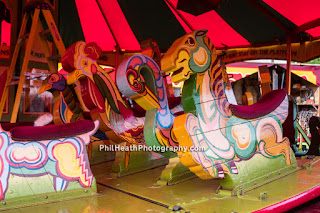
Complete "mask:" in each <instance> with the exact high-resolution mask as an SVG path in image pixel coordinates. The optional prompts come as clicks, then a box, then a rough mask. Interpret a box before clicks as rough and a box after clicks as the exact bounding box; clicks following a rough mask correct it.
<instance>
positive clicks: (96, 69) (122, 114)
mask: <svg viewBox="0 0 320 213" xmlns="http://www.w3.org/2000/svg"><path fill="white" fill-rule="evenodd" d="M101 53H102V50H101V48H100V47H99V46H97V44H96V43H88V44H86V43H85V42H83V41H79V42H76V43H75V44H73V45H72V46H71V47H69V48H68V50H67V52H66V55H65V56H64V57H63V59H62V65H63V68H64V69H65V70H66V71H68V72H70V74H69V75H68V78H67V83H68V84H69V85H71V84H78V85H79V87H77V88H78V89H76V92H77V91H78V92H77V96H78V98H79V101H80V103H82V107H83V109H87V110H88V111H89V112H90V116H91V118H92V119H93V120H95V119H98V120H100V122H101V125H100V126H101V127H100V130H104V131H105V132H106V135H107V136H108V138H110V139H111V140H112V141H114V142H116V143H121V142H125V143H126V145H131V144H134V145H138V144H140V145H145V138H144V132H143V131H144V123H145V117H144V115H143V116H142V117H138V116H135V113H134V111H133V108H131V106H130V105H129V104H128V102H127V101H126V100H125V98H124V97H123V95H122V94H121V93H120V91H119V89H118V87H117V85H116V84H115V82H114V81H113V80H112V79H111V77H110V76H109V74H108V73H106V72H105V71H104V70H103V69H102V68H101V67H100V66H99V65H98V64H97V59H98V58H99V56H100V54H101ZM151 60H152V59H151ZM133 61H134V62H135V61H137V60H133ZM120 66H121V65H120ZM132 74H134V73H133V72H132ZM161 79H162V76H161ZM132 80H133V79H132ZM152 83H153V84H154V82H153V81H152ZM154 88H155V86H154ZM147 90H148V88H147V87H146V91H147ZM160 95H162V94H160ZM162 96H163V95H162ZM162 96H161V97H162ZM150 97H151V96H150ZM152 99H153V104H155V105H159V104H158V103H157V102H158V97H156V96H152V97H151V99H149V100H152ZM165 101H167V99H165ZM140 109H141V110H143V109H142V108H140ZM161 112H162V113H163V111H161ZM112 133H113V134H115V135H116V137H114V136H112V135H111V134H112ZM131 154H133V155H139V157H135V158H136V159H138V158H139V159H141V160H142V159H143V160H142V161H141V160H140V161H141V162H140V165H141V167H148V166H149V167H150V166H152V165H151V164H153V166H154V165H156V164H155V163H152V162H155V160H160V161H159V163H160V164H164V163H166V161H167V160H166V159H164V158H163V157H162V156H160V155H158V154H156V153H153V152H151V153H147V152H143V153H141V154H137V152H133V153H131V152H130V151H125V157H124V162H125V165H124V167H125V168H126V167H127V166H128V165H129V162H130V158H131V157H130V156H131ZM141 155H145V156H144V157H141ZM117 156H118V155H116V161H115V162H119V161H123V160H117V159H121V158H118V157H117ZM132 159H134V158H132ZM142 162H143V163H142ZM148 163H150V165H148ZM132 164H135V165H134V166H133V167H135V168H137V164H138V162H132ZM142 169H143V168H142Z"/></svg>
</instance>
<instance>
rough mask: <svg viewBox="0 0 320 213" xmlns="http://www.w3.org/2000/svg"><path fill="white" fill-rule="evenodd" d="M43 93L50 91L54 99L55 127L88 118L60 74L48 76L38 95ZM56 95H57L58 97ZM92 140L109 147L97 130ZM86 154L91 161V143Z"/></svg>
mask: <svg viewBox="0 0 320 213" xmlns="http://www.w3.org/2000/svg"><path fill="white" fill-rule="evenodd" d="M45 91H51V92H52V93H53V94H54V97H55V101H54V107H53V120H54V124H56V125H57V124H63V123H70V122H73V121H77V120H83V119H88V116H85V112H84V110H82V108H81V104H80V102H79V99H78V98H77V95H76V93H75V90H74V88H73V86H71V85H67V81H66V79H65V78H64V76H63V75H62V74H60V73H54V74H51V75H50V76H48V78H47V79H46V80H45V82H44V83H43V85H42V86H41V87H40V89H39V92H38V94H41V93H43V92H45ZM56 93H59V95H57V94H56ZM89 119H90V118H89ZM102 129H103V127H102ZM103 130H104V129H103ZM92 140H93V141H102V142H103V143H104V144H105V145H110V140H109V138H108V137H107V136H106V134H105V133H104V132H103V131H101V130H98V131H97V132H96V133H95V134H94V135H93V136H92ZM88 153H89V159H90V160H91V156H92V143H89V144H88Z"/></svg>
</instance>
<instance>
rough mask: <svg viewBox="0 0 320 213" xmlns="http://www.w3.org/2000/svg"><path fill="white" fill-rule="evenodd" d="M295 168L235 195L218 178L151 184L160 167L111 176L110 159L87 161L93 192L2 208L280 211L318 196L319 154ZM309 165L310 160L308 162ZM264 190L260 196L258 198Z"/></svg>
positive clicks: (87, 212)
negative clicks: (94, 185)
mask: <svg viewBox="0 0 320 213" xmlns="http://www.w3.org/2000/svg"><path fill="white" fill-rule="evenodd" d="M298 162H299V166H301V170H299V171H297V172H295V173H292V174H290V175H287V176H285V177H282V178H280V179H278V180H276V181H273V182H271V183H268V184H266V185H263V186H261V187H259V188H256V189H253V190H251V191H248V192H246V193H245V194H244V195H241V196H230V195H227V194H221V193H219V194H216V190H217V188H218V186H219V182H218V181H216V180H206V181H204V180H201V179H199V178H194V179H191V180H188V181H185V182H181V183H179V184H175V185H171V186H158V185H156V184H155V182H156V180H157V178H158V177H159V176H160V173H161V171H162V170H163V168H164V167H159V168H155V169H150V170H147V171H144V172H140V173H136V174H132V175H128V176H124V177H121V178H116V177H114V176H113V175H112V174H110V173H108V171H111V165H112V161H109V162H105V163H101V164H97V165H94V166H92V169H93V172H94V174H95V177H96V180H97V186H98V191H99V192H100V193H99V194H98V195H96V196H91V197H86V198H79V199H73V200H64V201H59V202H55V203H48V204H41V205H36V206H28V207H23V208H17V209H11V210H7V211H6V212H8V213H15V212H21V213H29V212H30V213H38V212H39V213H40V212H41V213H42V212H59V213H62V212H63V213H80V212H81V213H91V212H97V213H103V212H115V213H117V212H131V213H134V212H173V210H179V209H180V210H179V211H176V212H219V213H220V212H254V211H258V212H267V211H271V212H284V211H287V210H289V209H291V208H294V207H296V206H300V205H302V204H303V203H306V202H307V201H309V200H311V199H314V198H316V197H318V196H320V158H319V157H316V158H314V159H298ZM308 165H311V166H308ZM261 193H266V194H267V198H266V199H260V195H261Z"/></svg>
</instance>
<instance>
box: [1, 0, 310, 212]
mask: <svg viewBox="0 0 320 213" xmlns="http://www.w3.org/2000/svg"><path fill="white" fill-rule="evenodd" d="M29 8H30V10H27V12H26V14H25V16H24V20H23V24H22V27H21V31H20V34H19V41H20V40H21V39H22V38H23V32H24V31H25V28H26V25H27V17H28V16H29V15H32V16H33V20H32V25H31V30H30V34H29V40H28V43H27V48H26V52H25V55H24V56H25V58H24V62H23V66H22V70H21V76H20V82H19V86H18V90H17V95H16V100H15V105H14V110H13V116H12V119H11V124H9V123H7V124H3V123H2V124H1V128H0V131H1V132H0V142H1V145H2V146H1V149H0V153H1V156H3V157H2V158H1V162H0V163H1V165H2V166H1V168H2V170H3V171H2V173H1V177H0V182H1V191H0V195H1V196H0V198H1V199H2V200H3V204H6V205H3V206H2V208H10V207H13V206H20V205H26V204H31V203H39V202H40V203H41V202H47V201H48V200H51V199H52V200H55V199H63V198H67V197H69V198H70V197H74V196H84V195H88V194H91V195H93V194H95V192H96V184H95V178H94V177H93V174H92V172H91V169H90V165H89V159H88V155H87V152H86V145H88V144H89V143H90V137H91V136H92V135H93V134H95V133H96V132H98V133H99V134H102V135H103V137H102V138H104V140H105V142H106V143H107V144H108V143H109V144H115V143H118V144H121V145H122V146H130V145H133V146H137V145H144V146H149V147H179V146H180V147H184V148H185V150H181V149H180V150H179V149H177V150H178V151H177V152H176V153H173V152H171V151H166V152H164V153H162V152H161V153H156V152H155V151H153V152H130V151H126V152H118V153H117V154H116V160H115V163H114V166H113V172H114V173H116V175H117V177H118V178H119V177H120V176H123V175H129V174H130V175H134V174H133V173H135V172H138V171H143V170H147V169H150V168H154V167H159V166H161V165H164V164H166V163H168V162H169V164H168V165H167V166H166V168H165V169H164V170H163V171H162V174H161V176H160V177H159V179H158V182H157V183H158V184H159V185H165V186H162V187H170V186H167V185H170V184H178V183H179V182H182V181H186V180H188V179H190V178H194V177H195V175H196V176H198V177H200V178H201V179H205V180H208V179H217V180H218V181H219V188H217V189H216V190H217V191H216V196H217V199H218V200H219V199H221V198H226V197H227V198H228V197H237V198H239V199H241V200H245V199H247V197H246V193H247V192H249V191H252V190H255V189H257V188H258V189H259V187H260V186H263V185H265V184H267V183H270V182H273V181H275V180H279V179H280V178H285V177H287V176H289V175H290V174H294V173H297V172H299V171H300V170H302V168H301V167H298V164H297V161H296V158H295V156H294V153H293V152H292V150H291V148H290V143H289V140H288V138H286V137H284V136H283V134H282V129H283V127H282V124H283V123H284V121H285V120H286V118H287V116H288V105H289V101H288V97H287V95H286V93H285V91H284V90H276V91H270V92H268V93H266V94H265V95H264V96H263V97H262V98H261V99H260V100H259V101H258V102H257V103H256V104H252V105H249V106H239V105H232V104H230V103H229V101H228V99H229V98H230V97H228V96H229V95H230V93H228V95H227V94H226V93H225V90H229V91H230V84H229V82H228V78H227V73H226V70H225V66H224V64H223V62H222V60H221V57H220V55H219V54H218V53H217V52H216V50H215V48H214V46H213V44H212V42H211V41H210V40H209V38H208V37H207V36H206V33H207V31H206V30H197V31H194V32H192V33H189V34H187V35H185V36H183V37H181V38H179V39H177V40H176V41H175V42H174V43H173V44H172V46H171V47H170V48H169V50H168V51H167V52H166V54H165V55H164V56H163V58H162V59H161V69H160V67H159V66H158V63H157V62H155V61H154V60H153V59H152V58H150V57H148V56H146V55H142V54H139V55H134V56H131V57H130V58H128V59H126V60H124V61H122V62H121V63H120V65H119V67H118V69H117V71H116V78H117V82H116V83H115V82H114V81H113V80H112V78H111V77H110V76H109V74H108V73H107V72H105V71H104V70H103V69H102V68H101V67H100V66H99V65H98V64H97V59H98V58H99V56H100V54H101V52H102V51H101V48H100V47H98V45H97V44H95V43H93V42H92V43H88V44H87V43H85V42H82V41H80V42H76V43H75V44H74V45H72V46H71V47H69V48H68V50H67V51H65V49H64V46H63V43H62V41H61V37H60V36H59V34H58V32H57V31H56V30H55V29H57V28H56V26H55V24H54V22H53V19H52V16H51V13H50V11H49V10H48V8H47V7H46V6H45V4H40V5H39V4H35V5H32V7H29ZM41 11H42V12H43V15H44V18H45V21H46V23H47V25H48V27H49V31H50V33H51V35H52V36H53V38H54V41H55V44H56V46H57V48H58V51H59V53H60V55H61V56H63V58H62V65H63V68H64V69H65V70H66V71H67V72H69V74H68V76H67V79H65V78H64V77H63V76H62V75H60V74H58V73H57V72H56V68H55V66H54V63H53V62H50V61H49V60H48V65H49V67H50V70H51V72H52V74H51V75H50V76H49V77H48V79H47V81H46V84H44V85H43V86H42V87H41V89H40V91H39V93H40V92H43V91H46V90H51V91H53V90H55V91H58V92H56V94H59V97H58V98H56V99H55V100H56V101H57V102H56V103H55V110H54V111H55V114H54V115H53V116H54V119H53V120H54V122H55V124H56V125H47V126H36V127H34V126H25V124H23V123H19V122H18V123H16V124H13V123H15V121H16V118H17V110H18V106H19V101H20V98H21V92H22V86H23V81H24V75H23V73H24V72H25V71H26V69H27V65H28V57H29V56H30V51H31V47H32V41H33V39H34V37H36V36H37V32H39V30H42V29H43V27H42V25H41V23H40V22H39V17H40V16H39V13H40V12H41ZM40 34H41V35H43V33H40ZM40 40H41V43H42V44H43V47H46V45H45V44H46V43H45V39H44V38H41V39H40ZM20 46H21V43H20V42H18V44H17V46H16V48H15V52H14V54H13V57H12V63H11V66H10V71H9V75H8V79H7V84H8V83H10V81H11V77H10V76H12V74H13V71H14V66H15V63H16V60H17V57H18V50H19V48H20ZM44 49H45V48H44ZM45 53H46V56H47V58H48V56H49V51H47V52H45ZM162 71H163V72H165V73H169V74H170V75H171V78H172V81H173V82H176V83H178V82H181V81H184V87H183V92H182V97H181V102H182V106H183V111H179V112H178V113H174V112H177V107H178V108H179V107H180V106H179V103H178V104H177V103H173V102H174V101H173V100H176V99H174V98H173V97H170V95H168V94H167V91H166V87H165V85H166V84H165V81H164V78H163V72H162ZM72 89H73V90H72ZM6 90H7V89H6ZM6 94H7V92H5V93H4V94H3V95H2V99H1V107H2V108H3V102H4V100H5V99H6V98H5V96H6ZM122 95H124V96H125V97H127V98H129V99H130V100H133V101H134V102H135V103H136V104H137V105H136V106H131V105H130V104H128V103H127V101H126V99H124V98H123V96H122ZM74 100H78V101H79V102H77V103H74ZM134 107H136V108H134ZM2 108H1V109H2ZM139 111H140V113H139ZM0 112H2V110H0ZM141 112H142V113H141ZM88 119H89V120H88ZM90 120H92V121H90ZM66 156H68V157H66ZM315 163H316V161H313V162H312V164H315ZM310 165H311V164H310ZM308 168H309V169H310V168H311V166H309V167H308ZM146 178H147V177H146ZM40 182H43V183H42V184H44V185H42V184H39V183H40ZM32 186H35V188H33V187H32ZM18 188H22V189H24V190H23V191H24V193H21V192H20V191H19V190H17V189H18ZM150 190H151V189H150ZM303 190H305V191H307V189H305V188H304V189H303ZM79 192H81V193H79ZM297 192H298V191H295V193H297ZM301 192H304V191H301ZM295 195H296V194H292V195H291V196H292V197H294V196H295ZM39 196H40V197H41V196H42V198H44V199H46V200H37V201H35V199H34V198H35V197H39ZM221 196H222V197H221ZM21 198H23V202H21ZM250 199H251V200H252V198H249V200H250ZM255 199H256V200H259V201H265V200H268V194H267V193H266V192H265V191H262V192H259V197H258V198H255ZM281 201H282V200H281V199H280V200H274V199H273V200H272V201H270V202H267V203H266V204H260V206H259V207H257V206H255V207H254V208H256V209H252V210H258V209H259V208H264V207H266V208H267V207H268V206H270V205H273V204H276V203H279V202H281ZM298 205H299V202H298ZM292 206H293V205H291V207H292ZM187 207H188V206H187V205H186V206H183V205H181V206H179V208H172V209H171V210H174V211H175V210H179V209H180V210H181V209H187ZM168 208H169V207H168ZM247 208H249V207H247ZM272 208H274V207H272ZM286 208H289V207H285V208H284V209H286Z"/></svg>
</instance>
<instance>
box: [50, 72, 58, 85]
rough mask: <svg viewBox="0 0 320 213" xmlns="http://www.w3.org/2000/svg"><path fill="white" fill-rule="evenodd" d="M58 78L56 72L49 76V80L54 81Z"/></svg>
mask: <svg viewBox="0 0 320 213" xmlns="http://www.w3.org/2000/svg"><path fill="white" fill-rule="evenodd" d="M58 80H59V76H58V75H57V74H52V75H51V76H50V78H49V82H51V83H54V82H57V81H58Z"/></svg>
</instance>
